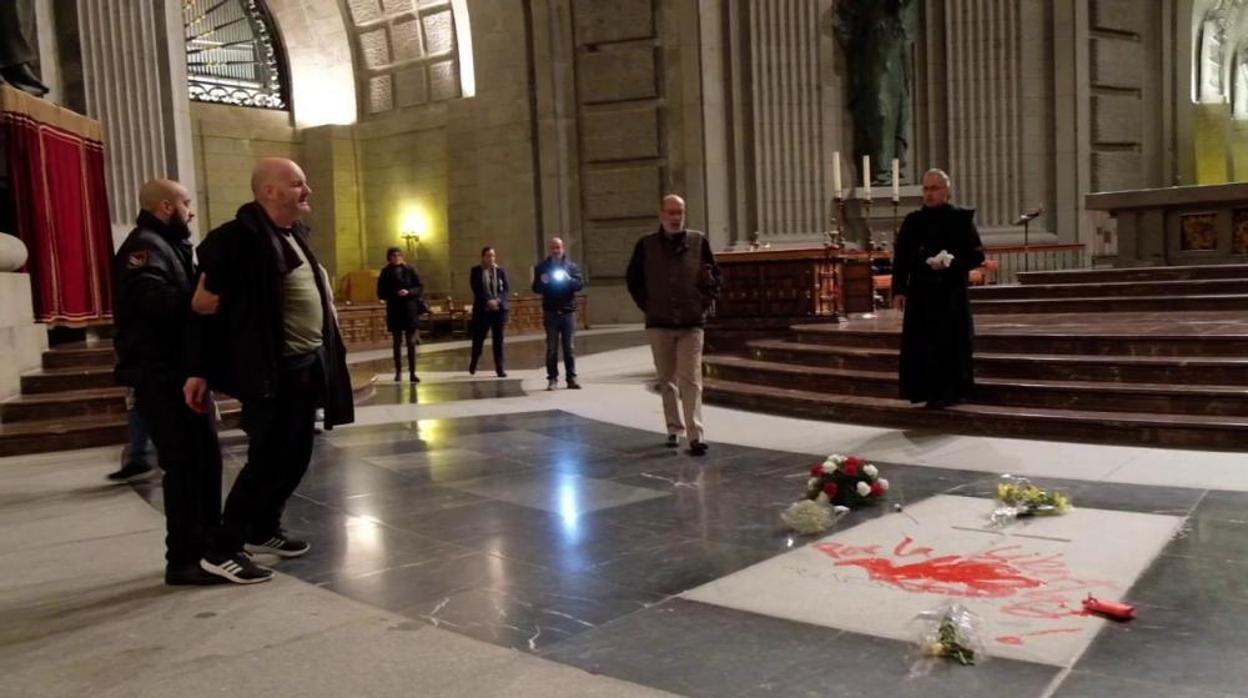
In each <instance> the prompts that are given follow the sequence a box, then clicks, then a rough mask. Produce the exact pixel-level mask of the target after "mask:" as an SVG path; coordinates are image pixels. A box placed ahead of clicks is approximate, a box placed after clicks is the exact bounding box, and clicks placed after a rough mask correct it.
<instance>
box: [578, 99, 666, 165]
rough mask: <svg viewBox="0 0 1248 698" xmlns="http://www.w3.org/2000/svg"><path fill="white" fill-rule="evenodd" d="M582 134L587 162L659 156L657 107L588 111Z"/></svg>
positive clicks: (583, 121) (583, 122) (582, 123)
mask: <svg viewBox="0 0 1248 698" xmlns="http://www.w3.org/2000/svg"><path fill="white" fill-rule="evenodd" d="M581 137H582V139H583V140H584V144H585V146H584V147H585V155H584V157H585V160H586V161H587V162H602V161H604V160H629V159H640V158H654V157H658V156H659V114H658V110H657V109H655V108H654V107H645V108H642V109H621V110H618V111H617V110H613V111H604V112H589V113H587V114H585V116H584V118H583V119H582V121H581Z"/></svg>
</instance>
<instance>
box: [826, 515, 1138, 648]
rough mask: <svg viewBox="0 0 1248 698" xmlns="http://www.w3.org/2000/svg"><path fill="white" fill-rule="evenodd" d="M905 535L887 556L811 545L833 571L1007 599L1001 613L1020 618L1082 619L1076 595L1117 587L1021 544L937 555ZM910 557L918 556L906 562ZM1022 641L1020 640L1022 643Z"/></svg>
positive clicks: (904, 586)
mask: <svg viewBox="0 0 1248 698" xmlns="http://www.w3.org/2000/svg"><path fill="white" fill-rule="evenodd" d="M913 544H914V539H913V538H911V537H910V536H906V537H904V538H903V539H902V540H901V542H900V543H898V544H897V545H896V546H894V547H893V549H892V551H891V555H889V554H887V553H883V554H882V551H881V547H880V546H878V545H867V546H854V545H846V544H843V543H837V542H835V541H832V542H828V543H820V544H817V545H815V546H814V547H815V548H816V549H818V550H819V551H821V552H823V553H824V554H826V555H828V556H829V557H831V558H832V559H834V560H836V566H837V567H857V568H860V569H862V570H865V571H866V572H867V575H868V576H869V578H870V579H871V581H873V582H878V583H881V584H886V585H888V586H892V587H896V588H897V589H901V590H903V591H908V592H914V593H926V594H937V595H941V596H958V597H964V598H984V599H1010V602H1009V603H1007V604H1005V605H1004V606H1002V607H1001V609H1000V610H1001V612H1002V613H1004V614H1007V615H1013V616H1018V617H1022V618H1033V619H1050V620H1055V619H1059V618H1070V617H1071V616H1084V615H1086V613H1084V612H1083V611H1082V610H1078V611H1075V610H1071V608H1072V605H1073V606H1074V607H1078V603H1077V597H1078V596H1079V595H1080V594H1082V593H1086V592H1087V591H1088V590H1091V589H1100V588H1109V589H1113V588H1116V585H1115V584H1113V583H1112V582H1106V581H1100V580H1094V579H1081V578H1077V577H1075V576H1074V575H1073V574H1071V572H1070V569H1069V568H1068V567H1067V565H1066V561H1065V558H1064V556H1063V555H1062V554H1061V553H1028V552H1025V551H1024V550H1023V549H1022V545H1018V544H1016V545H1005V546H1000V547H996V548H991V549H989V550H986V551H984V552H980V553H975V554H972V555H936V551H935V550H934V549H932V548H928V547H911V546H912V545H913ZM909 558H921V559H920V560H918V561H910V562H908V561H907V559H909ZM1020 641H1021V640H1020Z"/></svg>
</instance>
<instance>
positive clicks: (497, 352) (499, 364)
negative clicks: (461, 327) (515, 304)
mask: <svg viewBox="0 0 1248 698" xmlns="http://www.w3.org/2000/svg"><path fill="white" fill-rule="evenodd" d="M468 283H469V285H470V286H472V361H471V362H470V363H469V364H468V373H476V372H477V361H478V360H480V358H481V349H482V348H483V347H484V346H485V335H486V333H487V332H488V333H491V334H492V335H493V342H494V371H495V372H497V373H498V377H499V378H506V377H507V371H505V370H504V369H503V329H504V328H505V327H506V326H507V313H508V311H509V310H510V305H509V304H508V302H507V294H508V293H510V292H511V286H509V285H508V284H507V272H506V271H505V270H504V269H503V268H502V267H500V266H498V255H497V254H495V252H494V248H493V247H485V248H482V249H481V264H479V265H478V266H475V267H473V268H472V272H471V273H469V275H468Z"/></svg>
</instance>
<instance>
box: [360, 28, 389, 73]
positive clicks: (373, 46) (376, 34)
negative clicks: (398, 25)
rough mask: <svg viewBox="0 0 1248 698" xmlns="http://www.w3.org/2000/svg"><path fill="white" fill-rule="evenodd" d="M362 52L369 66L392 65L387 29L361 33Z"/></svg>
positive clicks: (365, 62) (366, 64) (365, 63)
mask: <svg viewBox="0 0 1248 698" xmlns="http://www.w3.org/2000/svg"><path fill="white" fill-rule="evenodd" d="M360 54H361V55H363V57H364V65H365V66H367V67H369V68H380V67H382V66H386V65H390V40H389V39H387V38H386V30H385V29H376V30H373V31H368V32H364V33H362V34H360Z"/></svg>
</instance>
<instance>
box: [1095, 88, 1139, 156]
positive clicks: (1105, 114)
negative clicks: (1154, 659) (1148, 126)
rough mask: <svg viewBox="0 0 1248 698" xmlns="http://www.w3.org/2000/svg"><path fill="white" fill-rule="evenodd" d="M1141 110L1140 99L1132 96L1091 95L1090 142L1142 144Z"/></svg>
mask: <svg viewBox="0 0 1248 698" xmlns="http://www.w3.org/2000/svg"><path fill="white" fill-rule="evenodd" d="M1143 108H1144V105H1143V103H1142V102H1141V101H1140V99H1139V98H1137V97H1135V96H1133V95H1093V97H1092V142H1093V143H1130V144H1137V143H1140V142H1142V141H1143V137H1144V125H1143V120H1144V117H1143V113H1142V111H1143Z"/></svg>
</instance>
